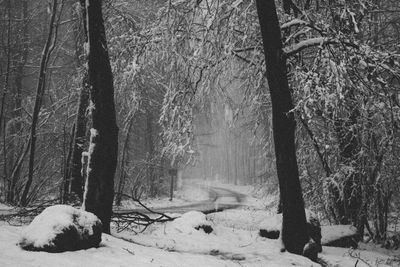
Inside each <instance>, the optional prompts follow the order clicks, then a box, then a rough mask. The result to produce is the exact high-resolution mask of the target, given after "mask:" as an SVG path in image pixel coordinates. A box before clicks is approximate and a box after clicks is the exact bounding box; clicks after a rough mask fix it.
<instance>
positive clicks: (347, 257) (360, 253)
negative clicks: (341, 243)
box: [318, 246, 400, 267]
mask: <svg viewBox="0 0 400 267" xmlns="http://www.w3.org/2000/svg"><path fill="white" fill-rule="evenodd" d="M399 254H400V252H399ZM318 257H319V258H320V259H322V261H324V262H326V263H328V264H329V265H328V266H338V267H339V266H340V267H354V266H357V267H364V266H365V267H370V266H379V267H384V266H392V267H394V266H400V258H398V257H395V256H389V255H385V254H382V253H379V252H376V251H371V250H363V249H357V250H353V249H348V248H336V247H325V246H323V248H322V253H320V254H318Z"/></svg>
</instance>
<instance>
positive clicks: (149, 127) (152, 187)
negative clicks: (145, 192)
mask: <svg viewBox="0 0 400 267" xmlns="http://www.w3.org/2000/svg"><path fill="white" fill-rule="evenodd" d="M146 135H147V149H148V157H147V165H148V168H147V178H148V179H149V183H150V184H149V191H150V196H152V197H155V196H156V195H157V188H156V184H155V182H156V181H155V172H154V162H153V157H154V140H153V116H152V114H151V110H149V109H148V110H146Z"/></svg>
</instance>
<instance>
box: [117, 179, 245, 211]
mask: <svg viewBox="0 0 400 267" xmlns="http://www.w3.org/2000/svg"><path fill="white" fill-rule="evenodd" d="M201 187H202V189H203V190H205V191H207V192H208V194H209V198H208V199H207V200H204V201H199V202H195V203H191V204H187V205H178V206H169V207H162V208H152V210H153V211H155V212H160V213H167V212H168V213H185V212H188V211H192V210H196V211H201V212H203V213H205V214H208V213H213V212H219V211H223V210H226V209H234V208H237V207H240V206H242V204H241V203H242V202H243V200H244V199H245V198H246V196H245V195H243V194H241V193H238V192H235V191H232V190H229V189H225V188H221V187H213V186H210V187H206V186H201ZM130 212H140V213H149V212H148V211H147V210H145V209H143V208H138V209H119V210H114V213H117V214H121V213H130Z"/></svg>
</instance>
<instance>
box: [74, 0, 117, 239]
mask: <svg viewBox="0 0 400 267" xmlns="http://www.w3.org/2000/svg"><path fill="white" fill-rule="evenodd" d="M81 3H82V4H83V6H84V7H85V9H84V12H86V23H87V24H86V25H87V32H88V52H89V55H88V73H89V86H90V99H91V102H92V103H91V107H90V109H91V118H92V124H93V128H92V129H91V130H90V145H89V153H88V154H89V155H88V167H87V179H86V184H85V193H84V198H83V209H84V210H86V211H89V212H92V213H94V214H95V215H97V217H99V219H100V220H101V222H102V223H103V232H105V233H110V221H111V215H112V205H113V199H114V175H115V169H116V166H117V152H118V127H117V124H116V118H115V105H114V87H113V76H112V72H111V66H110V59H109V56H108V50H107V41H106V35H105V29H104V21H103V14H102V1H100V0H86V1H84V0H81Z"/></svg>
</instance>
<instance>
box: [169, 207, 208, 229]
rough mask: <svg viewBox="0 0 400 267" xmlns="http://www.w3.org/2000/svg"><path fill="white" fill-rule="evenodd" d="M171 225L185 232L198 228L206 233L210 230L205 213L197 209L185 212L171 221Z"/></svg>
mask: <svg viewBox="0 0 400 267" xmlns="http://www.w3.org/2000/svg"><path fill="white" fill-rule="evenodd" d="M171 226H172V227H173V228H174V229H175V230H177V231H179V232H181V233H186V234H191V233H193V232H194V231H197V230H199V229H200V228H201V229H203V230H204V231H205V232H206V233H210V232H212V227H211V224H210V222H209V221H207V219H206V215H205V214H204V213H202V212H198V211H189V212H186V213H185V214H183V215H182V216H181V217H179V218H177V219H175V220H174V221H173V222H171Z"/></svg>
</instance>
